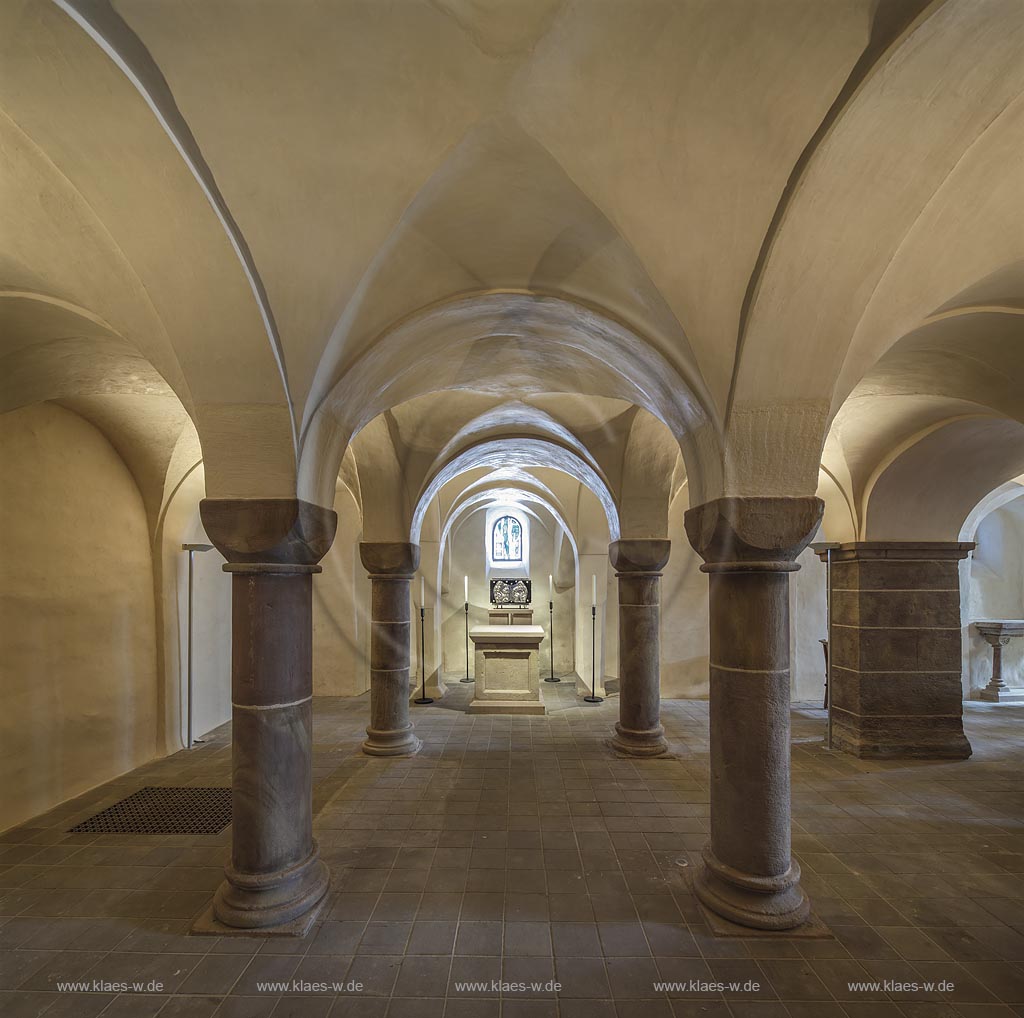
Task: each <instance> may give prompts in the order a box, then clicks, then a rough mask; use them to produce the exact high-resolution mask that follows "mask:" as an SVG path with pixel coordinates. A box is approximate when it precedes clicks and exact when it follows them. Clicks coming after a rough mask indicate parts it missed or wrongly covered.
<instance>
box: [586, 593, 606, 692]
mask: <svg viewBox="0 0 1024 1018" xmlns="http://www.w3.org/2000/svg"><path fill="white" fill-rule="evenodd" d="M583 699H584V700H585V701H586V702H587V703H603V702H604V697H603V696H598V695H597V605H596V604H595V605H593V606H592V607H591V609H590V696H585V697H583Z"/></svg>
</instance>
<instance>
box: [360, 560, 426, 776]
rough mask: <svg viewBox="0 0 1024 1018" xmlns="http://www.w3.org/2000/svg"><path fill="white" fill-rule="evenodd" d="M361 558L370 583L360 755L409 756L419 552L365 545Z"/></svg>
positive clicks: (414, 741)
mask: <svg viewBox="0 0 1024 1018" xmlns="http://www.w3.org/2000/svg"><path fill="white" fill-rule="evenodd" d="M359 554H360V557H361V558H362V562H363V565H364V566H365V567H366V568H367V569H368V570H369V575H370V584H371V589H370V725H369V727H368V728H367V729H366V735H367V738H366V740H365V741H364V742H363V752H364V753H366V754H368V755H369V756H401V755H412V754H413V753H416V752H418V751H419V749H420V746H421V745H422V743H421V742H420V740H419V739H418V738H416V735H415V733H414V731H413V725H412V722H411V721H410V720H409V658H410V642H409V641H410V636H411V626H410V613H409V582H410V580H412V577H413V574H414V573H415V571H416V568H417V566H418V564H419V548H418V547H417V546H416V545H414V544H404V543H383V542H382V543H376V544H374V543H366V544H361V545H360V546H359Z"/></svg>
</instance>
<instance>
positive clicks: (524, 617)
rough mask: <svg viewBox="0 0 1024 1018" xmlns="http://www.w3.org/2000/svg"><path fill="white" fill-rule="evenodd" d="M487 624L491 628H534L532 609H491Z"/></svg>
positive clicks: (488, 613)
mask: <svg viewBox="0 0 1024 1018" xmlns="http://www.w3.org/2000/svg"><path fill="white" fill-rule="evenodd" d="M487 624H488V625H491V626H532V625H533V609H532V608H490V609H489V610H488V612H487Z"/></svg>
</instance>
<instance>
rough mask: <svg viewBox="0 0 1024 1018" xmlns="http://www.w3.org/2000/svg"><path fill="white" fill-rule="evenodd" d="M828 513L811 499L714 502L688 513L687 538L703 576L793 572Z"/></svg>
mask: <svg viewBox="0 0 1024 1018" xmlns="http://www.w3.org/2000/svg"><path fill="white" fill-rule="evenodd" d="M824 509H825V503H824V502H822V500H821V499H820V498H815V497H813V496H807V497H798V498H787V497H781V496H780V497H765V498H754V497H746V496H729V497H724V498H716V499H713V500H712V501H710V502H705V503H704V504H703V505H698V506H694V507H693V508H692V509H689V510H688V511H687V513H686V516H685V523H686V536H687V537H688V538H689V539H690V544H692V545H693V548H694V550H695V551H696V552H697V554H698V555H700V557H701V558H702V559H704V565H702V566H701V571H702V572H706V573H709V572H747V571H755V572H757V571H766V572H792V571H795V570H796V569H799V566H797V565H796V563H795V561H794V560H795V559H796V557H797V556H798V555H799V554H800V552H802V551H803V550H804V548H806V547H807V545H808V543H809V542H810V540H811V538H812V537H813V536H814V532H815V531H816V530H817V528H818V524H819V523H820V522H821V517H822V513H823V512H824Z"/></svg>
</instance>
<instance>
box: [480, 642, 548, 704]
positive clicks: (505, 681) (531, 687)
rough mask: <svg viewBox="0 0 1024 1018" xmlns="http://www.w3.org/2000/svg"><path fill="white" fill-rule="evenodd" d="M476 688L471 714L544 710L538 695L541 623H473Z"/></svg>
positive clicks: (542, 702)
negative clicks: (532, 624) (518, 624)
mask: <svg viewBox="0 0 1024 1018" xmlns="http://www.w3.org/2000/svg"><path fill="white" fill-rule="evenodd" d="M469 638H470V639H471V640H472V641H473V645H474V647H475V664H476V688H475V690H474V693H473V700H472V702H471V703H470V705H469V707H468V712H469V713H470V714H545V713H547V711H546V708H545V707H544V701H543V700H542V699H541V695H540V668H539V664H538V658H539V656H540V644H541V641H542V640H543V639H544V629H543V627H541V626H515V625H508V624H505V625H498V626H474V627H473V628H472V629H471V630H470V631H469Z"/></svg>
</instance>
